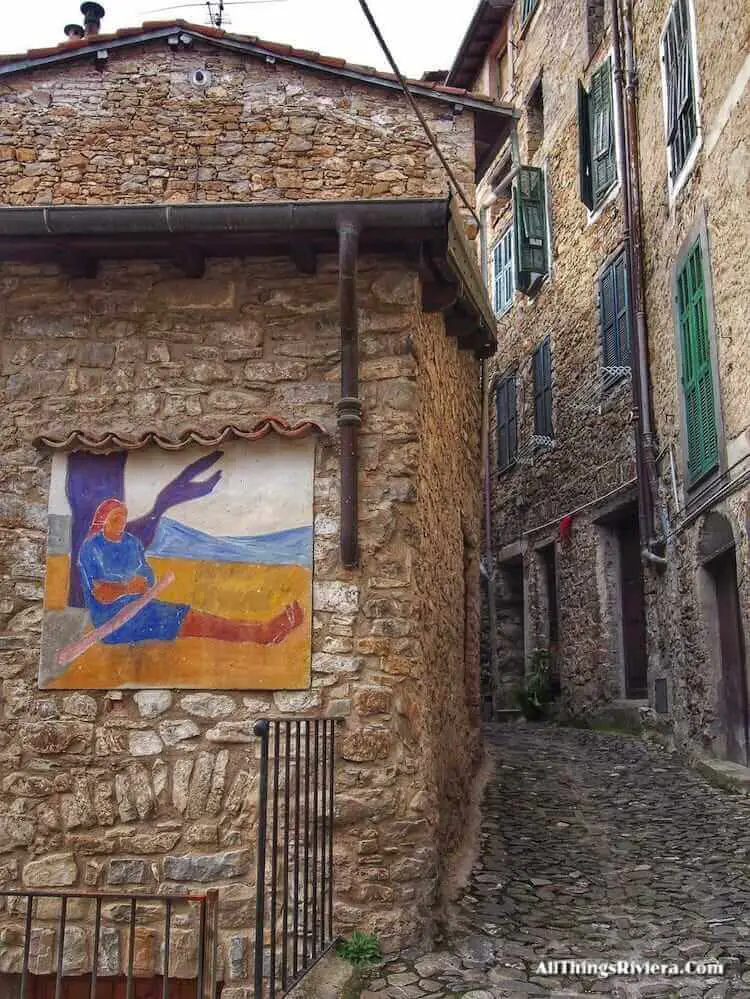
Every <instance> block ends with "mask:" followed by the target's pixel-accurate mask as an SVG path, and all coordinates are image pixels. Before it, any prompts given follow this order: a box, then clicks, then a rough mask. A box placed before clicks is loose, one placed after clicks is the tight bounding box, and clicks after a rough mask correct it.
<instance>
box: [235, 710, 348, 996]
mask: <svg viewBox="0 0 750 999" xmlns="http://www.w3.org/2000/svg"><path fill="white" fill-rule="evenodd" d="M255 734H256V735H257V736H258V737H259V738H260V779H259V787H258V853H257V881H256V910H255V975H254V983H255V999H262V996H263V995H264V985H265V982H267V983H268V995H269V997H270V999H275V997H276V996H277V995H285V994H286V993H287V992H288V991H289V990H290V989H291V988H292V987H293V986H294V985H296V984H297V982H299V981H300V979H301V978H303V977H304V975H305V974H307V972H308V971H309V970H310V969H311V967H312V966H313V965H314V964H315V963H316V962H317V961H318V960H319V959H320V957H321V956H322V955H323V954H324V953H325V952H326V951H327V950H328V949H329V948H330V947H331V946H332V945H333V944H334V943H335V938H334V936H333V809H334V754H335V748H336V734H335V722H334V721H333V720H331V719H326V718H301V719H294V720H276V721H266V720H262V721H258V722H256V725H255Z"/></svg>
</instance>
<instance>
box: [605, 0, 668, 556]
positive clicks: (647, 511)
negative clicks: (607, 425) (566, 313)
mask: <svg viewBox="0 0 750 999" xmlns="http://www.w3.org/2000/svg"><path fill="white" fill-rule="evenodd" d="M609 9H610V19H611V24H612V51H613V72H612V84H613V89H614V99H615V101H616V102H617V104H618V107H619V108H620V109H621V111H622V115H621V118H622V121H623V122H624V123H625V127H623V128H621V129H617V130H616V137H617V147H618V149H617V151H618V154H619V159H620V162H621V163H622V164H623V177H622V191H623V233H622V236H623V243H624V244H625V255H626V259H627V263H628V319H629V322H630V328H631V330H633V331H634V333H635V340H636V342H635V349H634V350H633V359H632V363H633V402H634V408H635V413H636V426H635V459H636V471H637V476H638V528H639V535H640V542H641V553H642V554H643V553H645V552H649V554H653V553H651V540H652V537H653V522H654V513H653V503H652V496H651V489H650V486H649V482H648V471H647V468H646V456H645V454H644V445H645V441H644V430H645V429H646V428H649V429H650V425H651V421H650V419H649V418H648V416H647V415H646V411H647V408H648V366H647V365H648V355H647V353H646V345H645V342H643V340H642V333H643V332H644V331H643V330H642V329H640V328H639V326H638V323H637V316H636V314H635V312H636V302H637V297H636V294H637V285H636V266H638V275H639V278H642V272H641V269H640V260H639V261H638V262H636V254H635V252H634V247H633V202H632V190H631V188H632V176H633V164H632V160H631V150H630V145H629V142H628V138H629V132H630V127H629V126H630V122H629V118H628V116H627V114H626V108H625V102H624V93H623V70H622V46H621V41H620V13H619V2H618V0H609ZM626 133H628V134H627V136H626ZM644 363H645V367H644ZM644 381H645V385H646V396H645V398H644V395H643V386H644ZM654 558H657V556H654ZM648 561H652V559H648Z"/></svg>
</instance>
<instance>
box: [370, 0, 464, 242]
mask: <svg viewBox="0 0 750 999" xmlns="http://www.w3.org/2000/svg"><path fill="white" fill-rule="evenodd" d="M359 5H360V7H361V8H362V13H363V14H364V15H365V17H366V18H367V22H368V24H369V25H370V27H371V28H372V31H373V34H374V35H375V37H376V38H377V40H378V44H379V45H380V47H381V49H382V50H383V54H384V55H385V57H386V59H387V60H388V62H389V64H390V67H391V69H392V70H393V72H394V73H395V74H396V78H397V79H398V82H399V83H400V84H401V89H402V90H403V92H404V94H405V95H406V99H407V100H408V102H409V104H411V107H412V110H413V111H414V114H415V115H416V116H417V118H419V123H420V125H421V126H422V128H423V129H424V131H425V135H426V136H427V138H428V140H429V142H430V145H431V146H432V148H433V149H434V150H435V153H436V154H437V157H438V159H439V160H440V162H441V164H442V165H443V169H444V170H445V172H446V174H447V175H448V179H449V180H450V182H451V184H452V185H453V187H454V188H455V190H456V193H457V194H458V196H459V198H460V199H461V201H463V203H464V205H465V206H466V208H467V209H468V210H469V212H470V213H471V217H472V218H473V219H474V221H475V222H476V224H477V225H478V226H480V225H481V223H480V221H479V216H478V215H477V213H476V211H475V209H474V206H473V205H472V203H471V202H470V201H469V199H468V197H467V196H466V192H465V191H464V189H463V188H462V187H461V184H460V183H459V181H458V179H457V178H456V175H455V174H454V172H453V170H452V168H451V165H450V163H449V162H448V161H447V159H446V158H445V156H444V155H443V152H442V150H441V149H440V146H439V145H438V144H437V140H436V139H435V136H434V135H433V134H432V129H431V128H430V126H429V125H428V124H427V119H426V118H425V116H424V115H423V114H422V112H421V110H420V109H419V106H418V104H417V102H416V101H415V100H414V95H413V94H412V92H411V91H410V90H409V85H408V83H407V82H406V78H405V77H404V75H403V74H402V72H401V70H400V69H399V68H398V66H397V65H396V60H395V59H394V58H393V56H392V54H391V50H390V49H389V48H388V43H387V42H386V40H385V38H383V35H382V32H381V31H380V28H379V27H378V25H377V22H376V21H375V18H374V17H373V15H372V12H371V11H370V8H369V6H368V4H367V0H359Z"/></svg>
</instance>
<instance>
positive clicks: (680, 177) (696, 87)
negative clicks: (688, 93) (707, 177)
mask: <svg viewBox="0 0 750 999" xmlns="http://www.w3.org/2000/svg"><path fill="white" fill-rule="evenodd" d="M680 5H683V6H684V10H685V16H686V25H687V35H686V38H685V43H684V44H685V55H686V58H685V61H684V63H683V64H682V65H683V69H685V70H686V71H687V76H686V77H685V79H684V80H683V84H687V83H689V84H690V87H691V90H692V100H691V104H692V114H693V119H694V129H695V131H694V135H693V138H692V140H691V142H690V145H689V146H688V147H687V148H686V149H685V150H684V155H683V158H682V161H681V162H680V164H679V166H677V165H676V164H675V159H674V151H673V136H672V135H670V115H671V110H670V109H671V105H672V102H673V90H671V89H670V83H669V80H670V75H669V69H668V66H667V60H668V53H667V49H668V47H669V46H668V39H669V38H670V28H671V25H672V22H673V18H674V17H675V16H676V13H677V11H678V9H679V8H680ZM659 64H660V67H661V87H662V111H663V116H664V142H665V147H666V157H667V187H668V191H669V201H670V206H671V205H672V204H673V203H674V202H675V200H676V198H677V195H678V194H679V193H680V191H681V190H682V188H683V187H684V186H685V184H686V182H687V180H688V178H689V177H690V176H691V174H692V172H693V170H694V168H695V164H696V161H697V158H698V154H699V152H700V149H701V146H702V145H703V129H702V125H701V117H700V100H701V87H700V77H699V74H698V48H697V24H696V18H695V8H694V5H693V0H672V2H671V3H670V5H669V10H668V12H667V17H666V19H665V21H664V26H663V28H662V32H661V35H660V38H659ZM678 68H679V67H678ZM676 97H677V95H676V94H675V99H676ZM675 112H676V114H677V119H678V121H679V118H680V114H681V110H680V109H675Z"/></svg>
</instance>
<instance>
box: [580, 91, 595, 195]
mask: <svg viewBox="0 0 750 999" xmlns="http://www.w3.org/2000/svg"><path fill="white" fill-rule="evenodd" d="M578 174H579V182H580V191H581V201H582V202H583V203H584V205H586V207H587V208H588V209H589V210H591V209H593V207H594V192H593V188H592V186H591V132H590V130H589V95H588V93H587V92H586V89H585V88H584V86H583V84H582V83H581V81H580V80H579V81H578Z"/></svg>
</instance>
